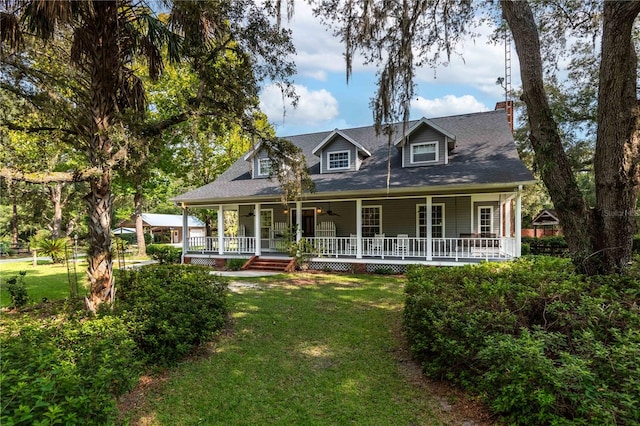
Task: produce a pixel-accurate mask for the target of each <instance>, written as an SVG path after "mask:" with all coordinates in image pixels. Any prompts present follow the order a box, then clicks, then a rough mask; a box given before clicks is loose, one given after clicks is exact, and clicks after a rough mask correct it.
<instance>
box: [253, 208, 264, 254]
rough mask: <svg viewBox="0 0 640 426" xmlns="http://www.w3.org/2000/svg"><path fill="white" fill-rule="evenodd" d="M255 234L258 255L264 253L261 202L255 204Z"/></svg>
mask: <svg viewBox="0 0 640 426" xmlns="http://www.w3.org/2000/svg"><path fill="white" fill-rule="evenodd" d="M253 213H254V215H253V235H254V236H255V239H256V253H255V254H256V256H260V255H261V254H262V240H261V239H260V203H256V204H255V205H254V206H253Z"/></svg>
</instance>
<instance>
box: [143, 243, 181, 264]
mask: <svg viewBox="0 0 640 426" xmlns="http://www.w3.org/2000/svg"><path fill="white" fill-rule="evenodd" d="M147 254H148V255H149V256H150V257H151V258H152V259H155V260H157V261H158V262H160V264H167V263H174V264H175V263H180V261H181V259H182V249H181V248H179V247H174V246H170V245H165V244H151V245H149V246H147Z"/></svg>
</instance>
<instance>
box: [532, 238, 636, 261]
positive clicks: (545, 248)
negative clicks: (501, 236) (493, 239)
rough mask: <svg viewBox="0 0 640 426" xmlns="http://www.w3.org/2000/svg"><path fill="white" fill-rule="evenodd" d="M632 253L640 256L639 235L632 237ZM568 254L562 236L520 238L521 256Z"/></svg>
mask: <svg viewBox="0 0 640 426" xmlns="http://www.w3.org/2000/svg"><path fill="white" fill-rule="evenodd" d="M632 251H633V253H635V254H638V255H640V235H635V236H634V237H633V246H632ZM568 252H569V248H568V245H567V242H566V240H565V238H564V236H562V235H556V236H553V237H541V238H533V237H522V254H534V255H551V256H565V255H567V254H568Z"/></svg>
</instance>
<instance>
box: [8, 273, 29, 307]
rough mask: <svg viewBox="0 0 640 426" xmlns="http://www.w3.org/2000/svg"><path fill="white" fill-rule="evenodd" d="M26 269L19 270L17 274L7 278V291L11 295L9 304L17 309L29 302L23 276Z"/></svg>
mask: <svg viewBox="0 0 640 426" xmlns="http://www.w3.org/2000/svg"><path fill="white" fill-rule="evenodd" d="M26 274H27V271H20V272H18V275H16V276H14V277H10V278H7V291H8V292H9V295H10V296H11V305H12V306H13V307H14V308H16V309H18V308H22V307H23V306H25V305H26V304H27V303H29V295H28V294H27V287H26V286H25V284H24V276H25V275H26Z"/></svg>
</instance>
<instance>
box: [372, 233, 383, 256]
mask: <svg viewBox="0 0 640 426" xmlns="http://www.w3.org/2000/svg"><path fill="white" fill-rule="evenodd" d="M371 255H372V256H382V258H383V259H384V234H374V236H373V240H372V242H371Z"/></svg>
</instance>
